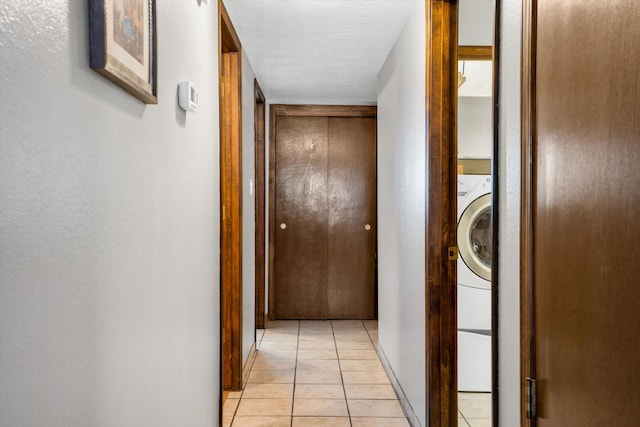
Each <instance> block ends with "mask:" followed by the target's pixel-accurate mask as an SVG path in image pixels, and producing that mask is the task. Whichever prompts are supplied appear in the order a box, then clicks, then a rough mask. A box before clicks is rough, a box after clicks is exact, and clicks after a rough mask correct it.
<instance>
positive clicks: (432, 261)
mask: <svg viewBox="0 0 640 427" xmlns="http://www.w3.org/2000/svg"><path fill="white" fill-rule="evenodd" d="M426 14H427V16H426V19H427V25H426V58H427V61H426V64H427V68H426V94H425V102H426V113H427V118H426V120H427V121H426V124H427V165H428V166H427V177H426V179H427V183H428V184H427V185H428V193H427V194H428V203H427V211H426V214H427V215H426V280H427V282H426V284H425V285H426V289H427V294H426V319H427V328H426V329H427V330H426V355H427V360H426V363H427V366H426V369H427V378H426V383H427V425H429V426H430V427H444V426H451V427H453V426H456V425H457V423H458V380H457V364H458V360H457V359H458V358H457V309H456V307H457V301H456V300H457V264H456V262H455V261H450V260H449V259H448V248H449V247H450V246H456V244H457V243H456V225H457V224H456V202H457V126H456V120H457V119H456V115H457V107H456V105H457V96H458V84H457V73H458V2H457V1H456V0H449V1H445V0H427V3H426Z"/></svg>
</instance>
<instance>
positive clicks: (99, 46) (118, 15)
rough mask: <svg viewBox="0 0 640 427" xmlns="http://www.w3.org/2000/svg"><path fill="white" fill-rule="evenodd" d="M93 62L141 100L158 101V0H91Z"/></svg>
mask: <svg viewBox="0 0 640 427" xmlns="http://www.w3.org/2000/svg"><path fill="white" fill-rule="evenodd" d="M89 56H90V65H91V68H93V69H94V70H95V71H97V72H98V73H100V74H102V75H103V76H105V77H106V78H108V79H109V80H111V81H112V82H114V83H115V84H117V85H118V86H120V87H121V88H123V89H124V90H126V91H127V92H129V93H131V94H132V95H134V96H135V97H137V98H138V99H140V100H141V101H142V102H144V103H147V104H157V103H158V98H157V48H156V1H155V0H89Z"/></svg>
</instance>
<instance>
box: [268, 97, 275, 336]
mask: <svg viewBox="0 0 640 427" xmlns="http://www.w3.org/2000/svg"><path fill="white" fill-rule="evenodd" d="M273 107H274V106H273V105H270V106H269V225H268V226H269V268H268V274H269V277H268V281H269V282H268V285H267V286H268V292H269V295H268V299H269V302H268V307H267V311H268V316H267V319H268V320H269V321H271V320H275V315H274V312H273V309H274V307H275V304H274V299H275V292H274V289H273V286H274V283H275V274H274V271H273V270H274V267H275V263H276V255H275V253H276V240H275V233H276V220H275V218H274V216H275V212H276V194H275V193H276V113H275V109H274V108H273ZM267 323H268V322H267Z"/></svg>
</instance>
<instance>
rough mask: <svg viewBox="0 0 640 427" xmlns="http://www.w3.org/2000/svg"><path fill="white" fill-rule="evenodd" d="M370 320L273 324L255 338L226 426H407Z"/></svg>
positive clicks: (230, 400) (231, 399)
mask: <svg viewBox="0 0 640 427" xmlns="http://www.w3.org/2000/svg"><path fill="white" fill-rule="evenodd" d="M377 326H378V325H377V322H376V321H368V320H365V321H361V320H338V321H336V320H334V321H304V320H301V321H297V320H296V321H275V322H269V325H268V327H267V329H266V330H264V331H259V334H258V343H257V348H258V354H257V356H256V358H255V361H254V363H253V366H252V368H251V372H250V374H249V379H248V381H247V384H246V386H245V388H244V390H243V391H240V392H232V393H230V394H229V396H228V397H227V400H226V401H225V404H224V407H223V421H224V424H223V425H224V426H226V427H229V426H232V427H244V426H246V427H249V426H250V427H280V426H282V427H285V426H286V427H315V426H322V427H409V423H408V422H407V420H406V418H405V416H404V413H403V412H402V408H401V407H400V403H399V402H398V399H397V397H396V394H395V392H394V391H393V388H392V387H391V384H390V382H389V379H388V378H387V376H386V374H385V372H384V369H383V368H382V364H381V363H380V361H379V360H378V356H377V353H376V351H375V347H374V343H376V342H377V341H378V330H377Z"/></svg>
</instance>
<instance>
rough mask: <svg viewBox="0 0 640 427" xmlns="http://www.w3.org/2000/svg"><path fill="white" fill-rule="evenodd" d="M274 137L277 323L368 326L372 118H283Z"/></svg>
mask: <svg viewBox="0 0 640 427" xmlns="http://www.w3.org/2000/svg"><path fill="white" fill-rule="evenodd" d="M275 132H276V139H275V265H274V267H275V272H274V312H275V313H274V314H275V317H276V318H277V319H329V318H331V319H367V318H372V317H373V316H374V303H375V301H374V297H375V292H374V290H375V203H376V199H375V167H376V151H375V144H376V120H375V118H370V117H369V118H367V117H300V116H280V117H278V118H277V120H276V126H275Z"/></svg>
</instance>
